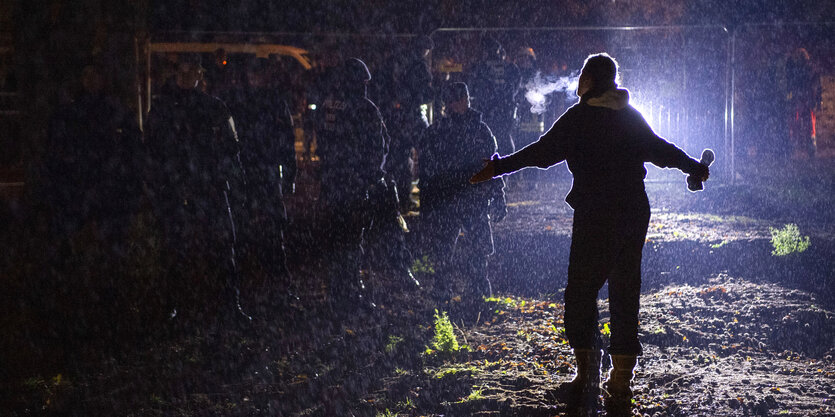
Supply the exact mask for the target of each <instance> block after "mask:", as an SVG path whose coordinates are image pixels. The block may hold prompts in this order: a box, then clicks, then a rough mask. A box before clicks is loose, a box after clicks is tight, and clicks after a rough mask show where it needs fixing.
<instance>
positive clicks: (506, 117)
mask: <svg viewBox="0 0 835 417" xmlns="http://www.w3.org/2000/svg"><path fill="white" fill-rule="evenodd" d="M481 47H482V54H481V60H480V61H479V62H478V63H477V64H476V66H475V68H474V69H473V72H472V74H470V76H469V81H468V84H469V86H470V90H471V93H472V96H473V108H474V109H476V110H478V111H481V112H483V113H484V121H485V122H486V123H487V125H488V126H490V129H491V130H492V131H493V133H494V134H495V136H496V142H497V143H498V145H499V153H500V154H502V155H507V154H510V153H512V152H513V151H514V150H515V147H514V144H513V138H512V136H511V131H512V129H513V117H514V113H515V111H516V100H515V95H516V92H517V90H518V89H519V81H520V78H519V77H520V76H519V68H518V67H516V64H514V63H512V62H508V61H506V60H505V50H504V48H502V45H501V44H500V43H499V42H498V41H497V40H496V39H493V38H491V37H485V38H483V39H482V43H481Z"/></svg>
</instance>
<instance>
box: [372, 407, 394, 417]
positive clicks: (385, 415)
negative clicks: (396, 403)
mask: <svg viewBox="0 0 835 417" xmlns="http://www.w3.org/2000/svg"><path fill="white" fill-rule="evenodd" d="M376 417H397V413H395V412H392V411H391V410H389V409H388V408H386V411H383V412H380V413H377V415H376Z"/></svg>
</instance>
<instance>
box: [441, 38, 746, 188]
mask: <svg viewBox="0 0 835 417" xmlns="http://www.w3.org/2000/svg"><path fill="white" fill-rule="evenodd" d="M485 37H492V38H494V39H495V40H497V41H499V43H501V44H502V46H503V48H504V50H505V51H506V54H507V56H508V59H510V60H513V57H514V54H515V53H516V51H519V50H524V49H526V48H532V49H533V50H534V51H535V53H536V57H537V66H538V69H539V71H541V72H542V74H543V75H546V76H547V77H552V78H554V77H568V78H571V77H577V76H578V73H579V70H580V68H581V67H582V64H583V60H584V59H585V57H586V56H588V55H589V54H592V53H597V52H604V51H605V52H608V53H609V54H610V55H612V56H613V57H615V59H616V60H617V61H618V63H619V66H620V77H621V85H622V86H623V87H626V88H627V89H629V90H630V95H631V104H632V105H633V106H635V107H637V108H638V109H640V110H641V112H642V113H643V114H644V116H645V118H646V119H647V121H648V122H649V124H650V126H652V127H653V129H654V130H655V131H656V133H658V134H659V135H661V136H663V137H665V138H668V139H669V140H671V141H673V142H675V143H676V144H677V145H679V146H680V147H682V148H683V149H685V150H686V151H687V152H688V153H690V154H691V155H698V154H700V153H701V151H702V149H703V148H712V149H714V150H716V151H717V154H718V155H719V158H718V159H717V169H714V172H715V174H714V176H715V178H717V179H719V180H726V179H728V178H731V177H732V176H731V175H730V169H731V163H730V161H729V158H727V157H725V158H723V156H724V155H732V153H731V149H732V148H733V146H732V144H731V140H730V135H729V131H730V129H729V120H728V114H729V109H730V99H731V96H730V64H729V59H728V58H729V47H730V34H729V32H728V31H727V30H726V29H725V28H723V27H720V26H676V27H555V28H533V29H532V28H493V29H480V28H478V29H474V28H466V29H454V28H444V29H439V30H436V31H435V32H434V33H433V34H432V38H433V40H434V42H435V49H434V50H433V51H432V60H433V69H434V70H435V71H436V72H437V73H439V76H438V77H436V79H439V80H441V82H444V81H456V80H467V79H468V77H469V74H468V73H469V72H470V71H471V69H472V67H473V64H474V63H475V62H476V61H478V60H479V55H480V53H481V49H482V48H481V41H482V39H483V38H485ZM573 88H576V87H573ZM548 98H549V104H548V110H546V120H545V125H546V126H550V124H551V123H553V121H554V120H555V119H556V118H557V117H558V116H559V115H560V114H561V113H562V111H563V110H564V109H565V108H566V106H570V105H571V104H573V103H574V102H576V101H577V97H576V95H575V94H574V90H573V89H571V88H569V90H568V91H557V92H555V93H552V94H551V95H550V96H549V97H548ZM648 168H649V174H648V179H649V180H651V181H653V180H667V179H671V180H672V179H673V178H675V179H676V180H680V178H678V177H671V176H670V175H671V173H670V172H669V171H665V170H660V169H656V168H652V167H648Z"/></svg>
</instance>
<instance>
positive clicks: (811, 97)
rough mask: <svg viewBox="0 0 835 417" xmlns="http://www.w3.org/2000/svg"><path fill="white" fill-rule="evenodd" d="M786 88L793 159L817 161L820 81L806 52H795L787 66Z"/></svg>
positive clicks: (803, 50) (802, 49) (799, 50)
mask: <svg viewBox="0 0 835 417" xmlns="http://www.w3.org/2000/svg"><path fill="white" fill-rule="evenodd" d="M786 88H787V90H788V91H787V94H786V100H787V101H788V107H789V135H790V142H791V147H792V158H795V159H797V158H802V159H807V158H811V157H814V156H815V137H814V136H815V126H814V123H815V108H816V107H817V105H818V103H819V102H820V77H819V76H818V75H817V74H816V73H815V70H814V68H813V67H812V64H811V62H810V60H809V52H807V51H806V49H804V48H798V49H797V50H795V51H794V52H793V53H792V55H791V56H790V57H789V59H788V61H787V62H786Z"/></svg>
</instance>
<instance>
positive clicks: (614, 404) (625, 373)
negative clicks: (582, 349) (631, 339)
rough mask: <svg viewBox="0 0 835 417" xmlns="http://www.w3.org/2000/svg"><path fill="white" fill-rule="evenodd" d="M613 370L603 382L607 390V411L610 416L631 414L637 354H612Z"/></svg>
mask: <svg viewBox="0 0 835 417" xmlns="http://www.w3.org/2000/svg"><path fill="white" fill-rule="evenodd" d="M610 358H611V359H612V370H611V371H609V377H608V378H607V379H606V382H605V383H604V384H603V389H605V390H606V394H607V395H606V396H605V405H606V412H607V414H608V415H610V416H629V415H631V413H632V388H630V383H631V382H632V371H633V370H634V369H635V365H636V364H637V363H638V357H637V356H635V355H610Z"/></svg>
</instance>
